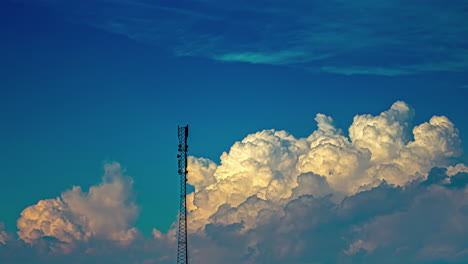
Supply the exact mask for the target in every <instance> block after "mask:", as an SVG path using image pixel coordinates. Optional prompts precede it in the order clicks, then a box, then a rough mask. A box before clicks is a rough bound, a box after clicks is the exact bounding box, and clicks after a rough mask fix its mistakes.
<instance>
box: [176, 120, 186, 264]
mask: <svg viewBox="0 0 468 264" xmlns="http://www.w3.org/2000/svg"><path fill="white" fill-rule="evenodd" d="M177 130H178V131H177V132H178V136H179V154H178V155H177V158H178V160H179V176H180V205H179V232H178V234H177V236H178V237H177V241H178V244H177V264H187V263H188V256H187V207H186V206H187V203H186V196H187V188H186V187H187V186H186V183H187V150H188V145H187V138H188V125H187V126H182V127H181V126H178V127H177Z"/></svg>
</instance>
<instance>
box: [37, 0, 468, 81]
mask: <svg viewBox="0 0 468 264" xmlns="http://www.w3.org/2000/svg"><path fill="white" fill-rule="evenodd" d="M43 2H44V3H47V4H48V5H49V6H52V7H54V8H56V9H57V10H58V11H59V12H61V13H63V14H64V15H65V16H67V17H70V18H71V19H74V20H76V21H79V22H81V23H87V24H89V25H92V26H95V27H98V28H101V29H103V30H107V31H110V32H114V33H117V34H122V35H125V36H127V37H129V38H132V39H134V40H136V41H141V42H145V43H151V44H154V45H156V46H158V47H162V48H165V49H167V50H168V51H169V52H172V53H173V54H174V55H176V56H194V57H204V58H210V59H213V60H220V61H230V62H245V63H255V64H271V65H283V66H284V65H286V66H294V67H303V68H307V69H312V70H315V71H325V72H331V73H336V74H346V75H354V74H368V75H385V76H397V75H407V74H417V73H424V72H447V71H458V72H460V71H466V70H467V69H468V57H467V56H465V55H464V54H467V53H468V39H467V37H466V36H467V35H468V24H467V23H466V22H465V21H466V19H465V18H466V16H468V11H467V10H468V4H467V3H466V1H461V0H457V1H450V2H446V1H442V0H436V1H431V2H427V1H412V2H408V1H402V0H391V1H370V0H359V1H352V2H350V1H342V0H332V1H326V2H324V1H292V2H291V1H289V2H283V1H273V2H272V1H261V0H254V1H245V0H242V1H236V2H232V1H213V0H192V1H177V2H174V1H157V2H155V1H144V0H118V1H103V0H98V1H84V2H80V4H79V5H78V4H76V3H73V2H69V1H65V2H62V1H45V0H43Z"/></svg>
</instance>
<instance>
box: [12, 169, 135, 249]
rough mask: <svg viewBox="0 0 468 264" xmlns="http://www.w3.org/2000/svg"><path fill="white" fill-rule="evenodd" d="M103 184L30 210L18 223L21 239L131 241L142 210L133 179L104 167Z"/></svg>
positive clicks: (66, 192)
mask: <svg viewBox="0 0 468 264" xmlns="http://www.w3.org/2000/svg"><path fill="white" fill-rule="evenodd" d="M104 170H105V173H104V176H103V178H102V183H100V184H99V185H95V186H92V187H91V188H89V191H88V192H83V190H82V189H81V187H78V186H75V187H73V189H71V190H68V191H65V192H64V193H62V195H61V197H57V198H55V199H47V200H41V201H39V202H38V203H37V204H36V205H32V206H29V207H27V208H26V209H24V210H23V212H22V213H21V217H20V218H19V219H18V221H17V226H18V230H19V231H18V236H19V238H20V239H22V240H24V241H26V242H28V243H34V242H35V241H37V240H38V239H41V238H43V237H53V238H56V239H58V240H59V241H61V242H66V243H72V242H74V241H83V240H88V239H90V238H100V239H109V240H115V241H121V242H122V243H125V241H131V240H133V239H134V238H135V237H137V236H138V234H139V232H138V230H136V229H135V228H132V225H133V223H134V222H135V220H136V218H137V216H138V213H139V207H138V206H137V205H136V204H135V201H134V197H133V193H132V179H131V178H129V177H127V176H125V175H124V174H123V173H124V171H123V170H122V168H121V167H120V164H118V163H110V164H106V165H105V166H104Z"/></svg>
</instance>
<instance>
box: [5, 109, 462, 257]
mask: <svg viewBox="0 0 468 264" xmlns="http://www.w3.org/2000/svg"><path fill="white" fill-rule="evenodd" d="M413 115H414V112H413V110H412V109H411V107H409V106H408V105H407V104H406V103H404V102H401V101H398V102H396V103H394V104H393V105H392V106H391V108H390V109H389V110H387V111H384V112H382V113H380V114H378V115H375V116H374V115H357V116H356V117H355V118H354V120H353V123H352V125H351V126H350V128H349V137H347V136H346V135H344V133H343V132H342V131H341V130H340V129H338V128H336V127H335V126H334V124H333V119H332V118H331V117H329V116H325V115H323V114H318V115H317V116H316V118H315V120H316V122H317V129H316V130H315V131H313V132H312V133H311V134H310V135H309V136H308V137H306V138H295V137H294V136H292V135H291V134H289V133H287V132H285V131H276V130H272V129H271V130H264V131H260V132H257V133H254V134H251V135H248V136H246V137H245V138H244V139H243V140H241V141H239V142H236V143H235V144H234V145H233V146H232V147H231V149H230V150H229V152H225V153H223V154H222V156H221V159H220V160H221V162H220V164H216V163H215V162H213V161H211V160H209V159H204V158H195V157H190V158H189V160H188V166H189V168H188V170H189V175H188V179H189V183H190V184H192V185H193V186H195V192H193V193H191V194H190V195H189V196H188V198H187V206H188V208H189V210H190V212H189V214H188V225H189V243H190V246H189V255H190V257H191V261H192V262H200V263H207V264H211V263H213V264H214V263H219V262H223V263H226V264H235V263H252V264H253V263H271V264H276V263H278V264H279V263H298V264H299V263H338V264H340V263H384V264H386V263H388V264H390V263H395V262H401V263H418V262H427V261H433V260H440V261H443V262H444V261H445V262H447V261H451V262H458V263H466V262H467V261H468V254H467V253H466V250H465V248H466V247H467V245H468V239H467V237H468V236H467V233H468V226H467V225H466V223H467V221H468V218H467V216H468V209H467V208H468V199H467V197H468V196H467V193H468V174H467V172H468V168H467V167H466V165H464V164H457V165H455V166H454V164H452V163H451V157H454V156H457V155H460V154H461V142H460V139H459V132H458V130H457V129H456V128H455V126H454V125H453V124H452V123H451V122H450V120H448V119H447V118H446V117H443V116H434V117H432V118H431V119H430V120H429V121H428V122H425V123H423V124H420V125H417V126H415V127H414V128H412V118H413ZM437 166H438V167H442V168H433V167H437ZM105 171H106V173H105V175H104V177H103V182H102V183H101V184H99V185H96V186H93V187H91V188H90V190H89V191H88V192H83V191H82V190H81V188H79V187H74V188H73V189H72V190H69V191H66V192H64V193H63V194H62V196H61V197H58V198H56V199H49V200H42V201H40V202H38V203H37V204H36V205H34V206H30V207H28V208H26V209H25V210H24V211H23V213H22V216H21V218H20V219H18V228H19V232H18V235H19V237H20V238H21V239H22V240H24V241H26V242H27V243H29V244H30V245H31V246H32V247H31V248H32V249H31V250H36V251H34V252H39V253H37V254H38V255H39V256H41V254H42V255H43V254H44V252H47V253H49V252H50V250H51V249H52V250H56V251H57V250H58V251H59V252H61V253H63V252H68V253H70V254H77V256H78V255H79V256H85V257H83V259H84V260H83V261H82V262H81V263H95V262H96V260H103V259H107V260H112V263H171V262H174V258H175V254H176V248H177V240H176V235H177V233H176V226H177V225H176V223H175V224H174V225H173V226H172V227H171V229H170V230H169V231H168V232H167V233H166V234H165V233H162V232H161V231H159V230H157V229H154V230H153V232H152V237H151V238H145V237H144V236H142V235H141V234H140V233H139V231H138V230H137V229H136V228H135V227H133V226H132V225H133V223H134V222H135V220H136V216H137V214H138V207H137V206H136V204H135V202H134V200H133V195H132V190H131V185H132V180H131V179H130V178H128V177H126V176H124V174H123V171H122V169H121V168H120V165H119V164H117V163H113V164H108V165H106V167H105ZM2 235H3V240H2ZM4 237H5V235H4V233H2V228H1V226H0V260H2V256H7V257H8V256H11V255H12V253H11V251H8V247H2V243H3V244H5V241H7V239H5V238H4ZM51 237H53V238H51ZM22 240H19V241H22ZM109 240H110V241H114V242H118V243H111V244H112V246H109ZM2 241H3V242H2ZM64 242H66V243H64ZM75 242H77V244H78V245H77V246H76V247H73V248H71V249H70V247H67V245H68V244H70V243H72V244H73V243H75ZM6 243H7V244H8V243H12V242H11V241H7V242H6ZM15 243H19V242H15ZM13 244H14V243H13ZM19 247H22V249H24V248H25V247H24V245H21V244H20V245H19ZM10 248H11V247H10ZM5 250H6V251H5ZM5 252H6V253H5ZM53 252H55V251H53ZM34 254H36V253H34ZM34 254H32V255H33V256H34ZM29 255H31V254H29ZM54 256H56V255H54ZM69 256H71V255H69ZM7 257H4V258H6V259H7ZM47 261H49V259H45V260H44V261H43V262H42V263H46V262H47ZM11 262H13V261H11ZM57 262H58V261H57ZM24 263H27V262H24ZM38 263H40V262H38Z"/></svg>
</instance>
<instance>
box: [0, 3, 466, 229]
mask: <svg viewBox="0 0 468 264" xmlns="http://www.w3.org/2000/svg"><path fill="white" fill-rule="evenodd" d="M322 2H323V1H288V2H287V4H286V2H283V1H272V2H271V3H269V2H267V1H262V0H254V1H235V2H232V1H211V0H206V1H201V0H200V1H188V0H185V1H136V0H116V1H103V0H98V1H96V0H93V1H91V0H88V1H76V3H75V2H72V1H46V0H43V1H34V3H31V2H30V1H20V0H18V1H13V0H6V1H1V3H0V32H1V35H2V41H0V91H1V93H0V120H1V129H0V148H1V149H2V151H1V154H0V168H1V170H0V178H1V184H0V208H1V209H2V210H1V213H0V222H5V224H6V229H7V230H12V231H14V230H15V228H16V227H15V226H16V219H17V218H18V217H19V214H20V212H21V211H22V210H23V209H24V208H25V207H27V206H29V205H32V204H35V203H36V202H37V201H38V200H41V199H46V198H54V197H56V196H59V195H60V193H61V192H62V191H64V190H66V189H70V188H71V187H72V186H73V185H79V186H82V187H83V188H84V189H86V188H87V187H89V186H91V185H94V184H96V183H97V182H99V181H100V177H101V175H102V164H103V163H104V162H106V161H118V162H120V163H121V164H122V165H123V166H124V167H125V168H127V174H128V175H130V176H132V177H133V178H134V180H135V185H134V186H135V190H136V193H137V195H138V196H137V202H138V204H139V205H141V207H142V211H141V214H140V217H139V219H138V223H137V227H139V228H140V229H141V230H143V232H145V233H149V232H150V231H151V229H152V228H153V227H156V228H158V229H160V230H167V229H168V228H169V226H170V224H171V223H172V222H173V221H174V219H175V216H176V213H177V203H178V200H177V192H178V178H177V174H176V158H175V157H176V151H177V149H176V147H177V134H176V133H177V130H176V128H177V125H178V124H185V123H188V124H190V132H191V133H190V139H189V145H190V149H189V151H190V154H191V155H194V156H198V157H207V158H210V159H212V160H214V161H219V156H220V154H221V153H222V152H223V151H227V150H228V149H229V147H230V146H231V145H232V143H233V142H235V141H236V140H240V139H242V138H243V137H244V136H245V135H246V134H247V133H252V132H256V131H259V130H262V129H269V128H275V129H284V130H287V131H289V132H291V133H292V134H293V135H295V136H297V137H304V136H307V135H308V134H310V132H311V131H313V130H314V129H315V123H314V121H313V118H314V117H315V114H316V113H324V114H327V115H331V116H333V117H334V119H335V123H336V125H337V126H338V127H340V128H342V129H344V130H346V129H347V127H348V126H349V125H350V124H351V122H352V118H353V116H354V115H356V114H362V113H372V114H378V113H380V112H381V111H384V110H386V109H388V108H389V106H390V105H391V104H392V103H393V102H395V101H396V100H404V101H406V102H407V103H409V104H410V105H411V106H412V107H414V108H415V109H416V118H415V124H419V123H422V122H424V121H427V120H428V119H429V118H430V117H431V116H432V115H445V116H447V117H449V118H450V120H451V121H452V122H453V123H454V124H455V125H456V126H457V128H458V129H459V130H460V133H461V138H462V141H463V142H468V122H467V117H466V113H468V105H467V99H468V75H467V71H468V38H467V36H468V23H467V21H466V17H468V14H467V10H468V3H467V2H466V1H450V2H446V1H411V3H407V1H387V2H386V1H370V0H369V1H354V2H353V4H349V3H346V4H345V3H344V2H343V1H338V0H336V1H327V3H326V4H323V3H322ZM460 160H462V161H463V162H465V163H467V162H468V159H467V156H466V154H465V155H464V156H462V157H461V158H460Z"/></svg>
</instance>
